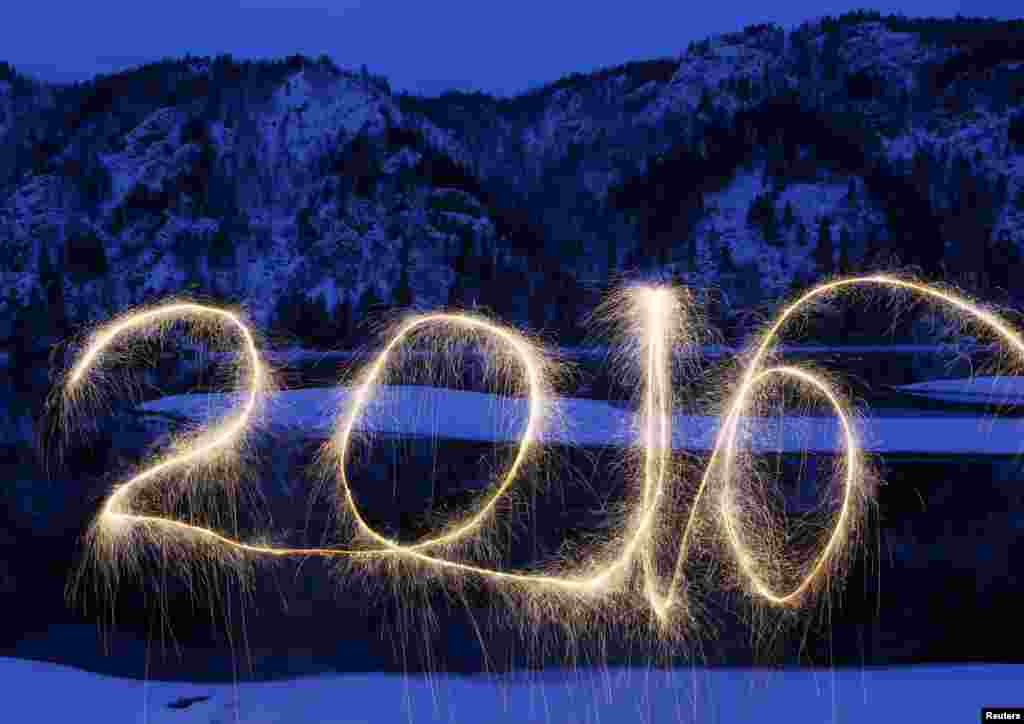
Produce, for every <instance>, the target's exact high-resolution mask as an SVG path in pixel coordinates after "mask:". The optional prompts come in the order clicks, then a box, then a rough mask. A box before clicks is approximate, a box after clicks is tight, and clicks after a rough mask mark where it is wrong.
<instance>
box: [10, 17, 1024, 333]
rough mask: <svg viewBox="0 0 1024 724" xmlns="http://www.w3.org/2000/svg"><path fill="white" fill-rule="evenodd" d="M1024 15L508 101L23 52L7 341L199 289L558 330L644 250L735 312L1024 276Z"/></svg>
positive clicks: (606, 72) (213, 62) (811, 35)
mask: <svg viewBox="0 0 1024 724" xmlns="http://www.w3.org/2000/svg"><path fill="white" fill-rule="evenodd" d="M1020 37H1024V28H1022V27H1021V24H1020V23H1019V22H1017V23H994V22H989V21H970V20H963V19H957V20H944V21H940V20H931V21H927V20H920V21H918V20H908V19H906V18H902V17H888V18H883V17H880V16H877V15H873V14H868V13H857V14H852V15H848V16H843V17H841V18H838V19H836V18H825V19H823V20H818V21H814V22H809V23H806V24H804V25H803V26H801V27H799V28H797V29H795V30H794V31H792V32H786V31H784V30H783V29H781V28H778V27H775V26H769V25H763V26H752V27H749V28H747V29H745V30H744V31H742V32H736V33H730V34H726V35H722V36H717V37H713V38H709V39H707V40H705V41H702V42H700V43H694V44H691V46H690V47H689V48H688V49H686V50H685V51H684V50H683V49H680V53H679V54H678V55H677V56H675V57H672V58H663V59H657V60H652V61H645V62H636V63H629V64H626V65H623V66H619V67H615V68H606V69H601V70H598V71H595V72H592V73H589V74H575V75H572V76H569V77H566V78H563V79H561V80H559V81H556V82H554V83H551V84H549V85H547V86H544V87H542V88H539V89H537V90H534V91H530V92H528V93H525V94H522V95H519V96H516V97H513V98H494V97H490V96H486V95H484V94H480V93H476V94H465V93H447V94H444V95H442V96H440V97H438V98H422V97H413V96H408V95H398V94H393V93H392V92H391V91H390V88H389V86H388V84H387V82H386V80H384V79H382V78H380V77H377V76H373V75H372V74H370V73H368V72H366V71H365V69H364V70H363V71H362V72H349V71H346V70H341V69H338V68H337V67H335V66H334V65H333V64H332V63H331V62H330V61H328V60H327V59H325V58H322V59H319V60H310V59H306V58H302V57H292V58H288V59H285V60H283V61H279V62H273V63H267V62H260V63H252V62H245V63H242V62H238V61H235V60H232V59H231V58H229V57H220V58H213V59H197V58H192V57H188V58H185V59H182V60H178V61H164V62H161V63H156V64H152V65H149V66H143V67H140V68H136V69H133V70H129V71H125V72H123V73H120V74H115V75H111V76H104V77H98V78H96V79H95V80H94V81H91V82H88V83H84V84H79V85H75V86H54V85H46V84H41V83H36V82H34V81H29V80H27V79H25V78H24V77H22V76H20V75H18V74H17V72H16V71H15V70H14V69H13V68H10V67H9V66H6V65H5V66H4V68H3V72H2V73H0V154H2V157H3V158H4V159H7V160H8V161H9V163H7V164H5V165H6V166H7V172H6V175H5V176H3V177H2V179H3V184H2V186H0V239H2V240H3V241H2V244H3V248H4V253H3V254H2V255H0V283H2V284H3V287H4V295H3V297H2V299H0V338H9V337H11V335H13V334H14V333H15V329H14V328H15V326H16V325H15V324H14V322H15V320H16V319H17V318H18V317H19V315H24V314H28V312H25V311H24V310H25V309H26V308H29V309H35V310H36V313H37V314H38V313H40V310H42V309H45V310H47V312H46V316H48V317H49V318H50V319H59V320H62V319H64V318H65V315H66V316H67V317H70V318H71V319H72V320H79V321H84V320H89V319H96V318H102V317H105V316H107V315H109V314H110V313H112V312H113V311H114V310H117V309H121V308H123V307H125V306H127V305H131V304H137V303H141V302H145V301H147V300H152V299H155V298H158V297H160V296H163V295H167V294H171V293H182V292H185V293H192V294H201V295H205V296H212V297H214V298H217V299H223V300H229V301H238V302H242V303H244V304H245V305H246V306H247V307H248V308H249V310H250V312H251V313H252V314H253V316H254V318H255V319H256V321H257V322H258V323H260V324H262V325H276V326H277V327H279V328H281V329H283V330H286V331H292V332H295V333H300V334H302V333H305V332H308V329H309V327H310V326H311V324H310V322H314V324H312V326H313V327H316V326H318V325H321V326H322V325H325V324H328V323H329V324H330V325H333V327H332V330H333V332H332V334H333V333H335V332H336V333H337V334H334V336H333V337H332V336H331V334H327V333H325V335H324V336H325V337H329V338H337V337H338V336H342V337H343V336H344V332H345V331H346V330H347V329H348V328H349V326H350V324H351V323H353V322H355V321H357V320H359V319H361V318H362V317H363V316H365V313H366V312H368V311H370V310H371V308H373V307H374V306H375V305H377V304H380V303H385V304H388V303H397V304H401V305H404V304H408V303H416V304H420V305H424V306H432V307H436V306H439V305H443V304H446V303H458V304H473V303H479V304H483V305H485V306H487V307H489V308H491V309H493V310H495V311H497V312H498V313H500V314H502V315H503V316H505V317H506V318H510V319H512V320H515V321H518V322H522V323H528V324H531V325H533V326H553V327H556V328H563V327H566V326H571V325H572V324H573V323H574V322H575V321H576V320H577V319H578V317H579V314H580V312H581V308H582V307H585V305H586V304H588V303H589V299H590V297H589V296H588V294H587V290H588V289H590V288H592V287H593V286H594V285H595V284H597V285H600V284H601V283H603V282H605V281H607V280H608V279H609V278H610V277H611V276H613V275H615V274H617V273H618V272H620V271H623V270H635V269H642V270H648V271H657V272H658V273H661V274H671V275H673V276H675V277H677V278H679V279H680V280H682V281H685V282H687V283H690V284H693V285H697V286H701V287H716V288H719V289H721V291H722V292H723V294H722V299H723V304H724V308H723V313H725V314H726V315H727V316H728V315H730V314H733V313H736V312H738V311H739V310H741V309H742V308H746V307H750V306H751V305H756V304H761V303H770V302H772V301H773V300H776V299H778V298H779V297H780V296H781V295H784V294H787V293H788V292H789V291H790V290H791V289H792V288H793V287H794V286H796V285H803V284H806V283H808V282H810V281H813V280H814V279H815V278H817V277H820V276H821V275H827V274H830V273H835V272H839V271H847V270H851V269H857V268H866V267H872V266H879V265H883V264H891V263H892V261H893V259H896V260H898V261H899V262H902V263H910V264H917V265H918V266H921V267H922V268H923V269H924V270H925V271H926V272H927V273H931V274H935V275H937V274H947V275H952V276H953V277H954V278H955V279H959V280H963V281H965V282H967V283H969V284H971V285H973V286H974V287H975V288H977V289H979V290H985V289H988V288H999V289H1006V290H1007V291H1008V292H1009V294H1010V296H1011V297H1012V298H1017V297H1020V296H1021V295H1022V294H1024V287H1022V286H1021V282H1019V281H1017V279H1016V277H1017V276H1019V275H1016V274H1014V273H1013V272H1014V271H1016V270H1017V269H1018V268H1020V265H1021V246H1022V244H1024V205H1022V204H1024V171H1022V169H1024V108H1022V105H1021V104H1022V101H1024V94H1022V93H1024V91H1022V89H1024V62H1022V61H1024V58H1019V57H1018V56H1020V55H1022V53H1021V51H1019V50H1016V48H1018V47H1024V46H1022V45H1021V44H1020V43H1019V42H1014V39H1017V40H1019V39H1020ZM539 299H542V300H543V301H542V303H541V302H539V301H538V300H539ZM55 305H57V306H59V307H60V308H59V309H55V308H54V306H55ZM59 331H60V330H58V332H59Z"/></svg>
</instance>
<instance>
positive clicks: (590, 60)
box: [0, 0, 1024, 94]
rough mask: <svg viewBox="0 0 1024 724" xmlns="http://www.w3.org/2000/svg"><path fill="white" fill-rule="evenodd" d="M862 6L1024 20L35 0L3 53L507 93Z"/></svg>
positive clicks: (985, 1) (1010, 4) (844, 5)
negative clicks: (263, 62) (302, 69)
mask: <svg viewBox="0 0 1024 724" xmlns="http://www.w3.org/2000/svg"><path fill="white" fill-rule="evenodd" d="M55 5H56V7H55ZM1015 6H1016V7H1015ZM860 7H863V8H870V9H875V10H880V11H882V12H884V13H891V12H902V13H904V14H906V15H931V16H950V15H955V14H957V13H962V14H964V15H971V16H992V17H999V18H1004V19H1005V18H1010V17H1021V16H1022V15H1024V13H1022V12H1021V10H1020V9H1019V0H902V1H901V0H861V1H860V2H857V1H856V0H785V1H784V2H781V3H777V4H774V3H773V4H769V5H768V6H766V5H765V4H764V3H763V2H758V3H754V2H750V0H717V1H716V2H703V3H688V2H680V0H669V1H668V2H665V1H659V2H656V1H654V0H631V2H628V3H622V4H620V3H611V2H607V3H606V2H595V0H582V1H581V0H541V1H538V0H518V1H517V2H510V3H497V2H488V1H486V0H483V1H482V0H434V2H419V1H418V0H401V2H398V1H397V0H372V1H371V0H366V1H365V2H360V1H359V0H291V1H290V2H289V0H175V1H174V2H140V0H95V1H93V2H82V1H81V0H58V1H57V2H56V3H55V2H45V1H44V2H31V1H30V2H15V3H10V4H9V7H6V8H5V9H4V22H3V27H2V28H0V59H2V60H7V61H9V62H11V63H13V64H14V65H15V66H17V67H18V68H20V69H21V70H22V71H23V72H26V73H29V74H31V75H35V76H37V77H40V78H45V79H48V80H76V79H82V78H87V77H90V76H91V75H93V74H95V73H100V72H111V71H114V70H119V69H121V68H125V67H127V66H130V65H134V64H138V63H141V62H145V61H148V60H153V59H157V58H160V57H165V56H181V55H184V54H185V53H187V52H191V53H192V54H194V55H216V54H218V53H232V54H234V55H236V56H239V57H279V56H284V55H289V54H291V53H303V54H306V55H313V56H316V55H319V54H320V53H327V54H328V55H330V56H331V57H332V58H334V60H335V61H336V62H337V63H338V64H339V65H341V66H343V67H353V68H357V67H359V66H360V65H361V64H363V63H365V64H366V65H367V66H368V67H369V68H370V70H371V71H372V72H374V73H381V74H384V75H386V76H387V77H388V78H389V79H390V80H391V84H392V87H393V88H395V89H396V90H400V89H401V90H411V91H414V92H420V93H426V94H436V93H439V92H441V91H443V90H446V89H451V88H458V89H462V90H473V89H480V90H485V91H489V92H492V93H499V94H500V93H505V94H511V93H516V92H519V91H521V90H524V89H526V88H529V87H533V86H537V85H541V84H543V83H545V82H548V81H551V80H554V79H556V78H558V77H560V76H562V75H565V74H566V73H570V72H576V71H580V72H585V71H588V70H591V69H593V68H597V67H601V66H607V65H615V64H618V63H623V62H626V61H628V60H637V59H644V58H652V57H657V56H663V55H676V54H678V53H680V52H681V51H682V50H684V49H685V48H686V45H687V43H689V41H691V40H695V39H700V38H702V37H705V36H707V35H710V34H713V33H720V32H727V31H732V30H738V29H740V28H742V27H743V26H744V25H749V24H751V23H757V22H776V23H779V24H781V25H783V26H785V27H792V26H794V25H797V24H798V23H800V22H802V21H803V20H806V19H809V18H812V17H816V16H820V15H826V14H828V15H836V14H839V13H842V12H845V11H847V10H851V9H854V8H860ZM694 8H696V9H694Z"/></svg>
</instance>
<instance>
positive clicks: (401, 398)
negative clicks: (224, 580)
mask: <svg viewBox="0 0 1024 724" xmlns="http://www.w3.org/2000/svg"><path fill="white" fill-rule="evenodd" d="M349 394H350V391H349V389H348V388H344V387H336V388H331V387H318V388H309V389H303V390H289V391H287V392H280V393H276V394H274V395H271V396H270V397H269V399H268V401H267V406H266V409H265V411H264V413H263V419H262V421H261V423H262V424H265V425H267V426H268V427H269V428H270V429H289V430H295V431H297V432H301V433H302V434H305V435H309V436H312V437H318V438H326V437H328V436H329V434H330V431H331V429H332V427H333V426H334V424H335V421H336V419H337V416H338V414H339V412H340V411H342V410H343V409H345V407H344V405H345V404H346V403H347V400H348V396H349ZM241 400H242V397H241V395H240V394H238V393H229V394H204V395H175V396H171V397H164V398H161V399H158V400H153V401H150V402H147V403H144V404H143V405H141V409H143V410H152V411H158V412H169V413H175V414H178V415H183V416H185V417H188V418H191V419H195V420H209V419H211V418H216V417H219V416H220V415H222V414H224V413H226V412H227V411H228V409H229V408H230V407H232V406H237V405H239V404H240V402H241ZM549 409H550V414H548V415H547V422H546V424H545V428H544V430H543V431H542V434H541V439H542V440H543V441H544V442H548V443H562V444H571V445H579V446H603V445H608V446H626V445H630V444H633V442H632V441H634V440H636V439H637V436H636V434H635V432H634V430H636V422H637V420H636V416H635V415H634V413H633V412H632V411H630V410H623V409H620V408H617V407H614V406H612V405H611V404H609V403H607V402H601V401H598V400H584V399H576V398H557V399H555V400H552V401H551V404H550V405H549ZM527 414H528V407H527V403H526V401H525V400H524V399H521V398H509V397H499V396H497V395H490V394H485V393H481V392H467V391H463V390H447V389H439V388H433V387H411V386H408V387H407V386H394V387H381V388H379V389H378V392H377V393H376V395H375V396H374V397H373V399H372V401H371V403H370V404H369V405H368V406H367V407H366V409H365V414H363V415H361V417H360V419H359V421H358V423H357V428H358V429H361V430H367V431H372V432H377V433H387V434H403V435H422V436H436V437H444V438H449V439H456V440H483V441H488V440H490V441H502V440H505V441H508V440H515V439H517V438H518V437H519V435H520V434H521V431H522V430H523V429H524V428H525V423H526V420H527ZM856 424H857V427H858V429H859V433H860V437H861V440H862V444H863V446H864V449H865V450H867V451H868V452H877V453H915V454H932V455H958V454H961V455H962V454H977V455H1016V454H1020V453H1021V452H1024V419H1012V418H997V417H982V416H976V417H975V416H936V417H921V416H909V417H908V416H903V417H867V418H864V419H861V420H858V421H857V423H856ZM718 425H719V419H718V418H717V417H713V416H707V415H675V416H674V419H673V429H672V445H673V447H674V448H677V449H686V450H698V451H699V450H710V449H711V448H712V447H713V445H714V440H715V434H716V432H717V429H718ZM742 429H743V430H745V431H747V432H749V433H750V436H749V438H748V442H747V444H748V447H749V449H753V450H755V451H764V452H772V451H779V450H782V451H785V452H791V453H798V452H802V451H808V452H826V453H827V452H836V451H841V450H842V436H841V435H840V434H839V433H840V430H839V426H838V422H837V421H836V420H835V419H834V418H832V417H785V418H781V419H780V418H778V417H771V418H750V419H749V420H747V421H746V422H745V424H744V426H743V428H742Z"/></svg>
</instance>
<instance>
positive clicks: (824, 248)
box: [814, 216, 834, 276]
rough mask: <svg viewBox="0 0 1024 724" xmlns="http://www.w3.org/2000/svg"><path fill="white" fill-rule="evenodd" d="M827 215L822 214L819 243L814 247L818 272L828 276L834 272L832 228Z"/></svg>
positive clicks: (819, 226)
mask: <svg viewBox="0 0 1024 724" xmlns="http://www.w3.org/2000/svg"><path fill="white" fill-rule="evenodd" d="M830 227H831V222H830V220H829V218H828V217H827V216H822V217H821V221H820V222H819V224H818V243H817V246H815V247H814V263H815V265H816V266H817V267H818V272H819V273H820V274H822V275H824V276H828V275H829V274H831V273H832V272H833V270H834V269H833V263H834V262H833V257H832V252H833V250H832V229H831V228H830Z"/></svg>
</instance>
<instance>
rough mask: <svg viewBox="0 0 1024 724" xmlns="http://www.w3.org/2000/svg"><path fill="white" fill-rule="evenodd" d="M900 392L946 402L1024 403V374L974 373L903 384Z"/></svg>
mask: <svg viewBox="0 0 1024 724" xmlns="http://www.w3.org/2000/svg"><path fill="white" fill-rule="evenodd" d="M896 389H897V390H899V391H900V392H904V393H906V394H908V395H914V396H915V397H925V398H928V399H931V400H942V401H943V402H975V403H988V404H993V405H1020V404H1024V377H972V378H969V379H958V380H930V381H928V382H915V383H914V384H912V385H901V386H900V387H897V388H896Z"/></svg>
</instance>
